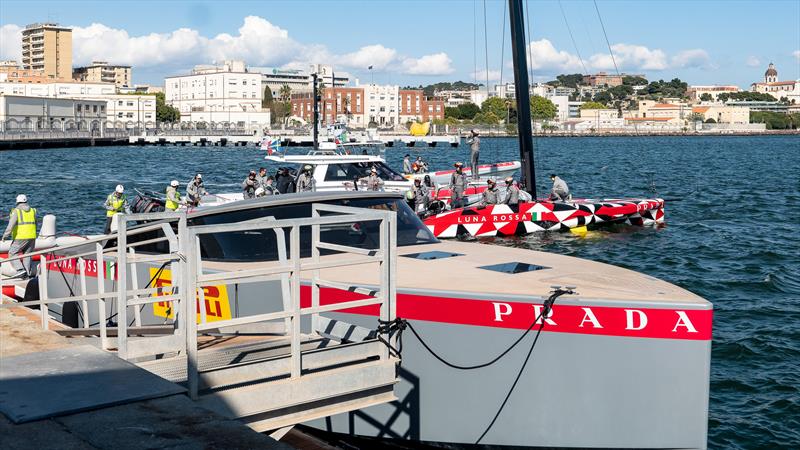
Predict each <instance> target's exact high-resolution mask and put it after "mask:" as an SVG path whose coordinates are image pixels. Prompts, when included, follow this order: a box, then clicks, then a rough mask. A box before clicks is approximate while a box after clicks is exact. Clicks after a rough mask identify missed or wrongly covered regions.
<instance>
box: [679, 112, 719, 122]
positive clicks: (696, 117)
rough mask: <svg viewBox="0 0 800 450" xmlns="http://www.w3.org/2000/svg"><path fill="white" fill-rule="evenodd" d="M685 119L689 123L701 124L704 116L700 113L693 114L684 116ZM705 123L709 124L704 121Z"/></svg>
mask: <svg viewBox="0 0 800 450" xmlns="http://www.w3.org/2000/svg"><path fill="white" fill-rule="evenodd" d="M686 119H687V120H688V121H689V122H702V121H703V119H705V116H704V115H702V114H700V113H696V112H693V113H691V114H689V115H688V116H686ZM712 120H713V119H712ZM706 123H710V122H708V121H706Z"/></svg>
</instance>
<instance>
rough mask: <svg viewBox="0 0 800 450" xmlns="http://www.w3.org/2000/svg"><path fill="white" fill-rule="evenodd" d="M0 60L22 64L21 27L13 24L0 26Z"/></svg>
mask: <svg viewBox="0 0 800 450" xmlns="http://www.w3.org/2000/svg"><path fill="white" fill-rule="evenodd" d="M0 59H13V60H16V61H18V62H22V27H20V26H17V25H14V24H8V25H3V26H0Z"/></svg>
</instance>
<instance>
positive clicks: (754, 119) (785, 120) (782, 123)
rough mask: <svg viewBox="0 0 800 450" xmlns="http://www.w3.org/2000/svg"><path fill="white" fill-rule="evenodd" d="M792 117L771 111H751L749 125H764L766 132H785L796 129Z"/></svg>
mask: <svg viewBox="0 0 800 450" xmlns="http://www.w3.org/2000/svg"><path fill="white" fill-rule="evenodd" d="M793 119H794V117H789V116H788V115H786V114H781V113H776V112H772V111H751V112H750V123H765V124H767V129H768V130H787V129H791V128H792V127H795V128H796V127H797V123H796V122H794V120H793Z"/></svg>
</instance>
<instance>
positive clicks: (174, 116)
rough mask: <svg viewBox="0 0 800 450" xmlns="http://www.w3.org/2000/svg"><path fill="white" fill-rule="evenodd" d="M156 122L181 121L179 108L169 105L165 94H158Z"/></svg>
mask: <svg viewBox="0 0 800 450" xmlns="http://www.w3.org/2000/svg"><path fill="white" fill-rule="evenodd" d="M155 95H156V120H157V121H158V122H177V121H179V120H181V112H180V111H178V109H177V108H173V107H172V106H169V105H167V102H166V97H165V96H164V93H163V92H157V93H156V94H155Z"/></svg>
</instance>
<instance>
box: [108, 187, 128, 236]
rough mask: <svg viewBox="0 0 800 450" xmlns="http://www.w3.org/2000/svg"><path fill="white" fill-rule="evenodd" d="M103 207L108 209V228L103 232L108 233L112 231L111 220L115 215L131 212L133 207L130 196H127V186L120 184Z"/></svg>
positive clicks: (109, 195)
mask: <svg viewBox="0 0 800 450" xmlns="http://www.w3.org/2000/svg"><path fill="white" fill-rule="evenodd" d="M103 207H104V208H105V210H106V228H105V230H104V231H103V233H104V234H108V233H111V220H112V219H113V218H114V216H115V215H117V214H119V213H121V212H126V213H130V212H131V208H130V206H129V205H128V197H126V196H125V187H124V186H122V185H121V184H118V185H117V188H116V189H114V192H112V193H110V194H108V197H107V198H106V202H105V204H103Z"/></svg>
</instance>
